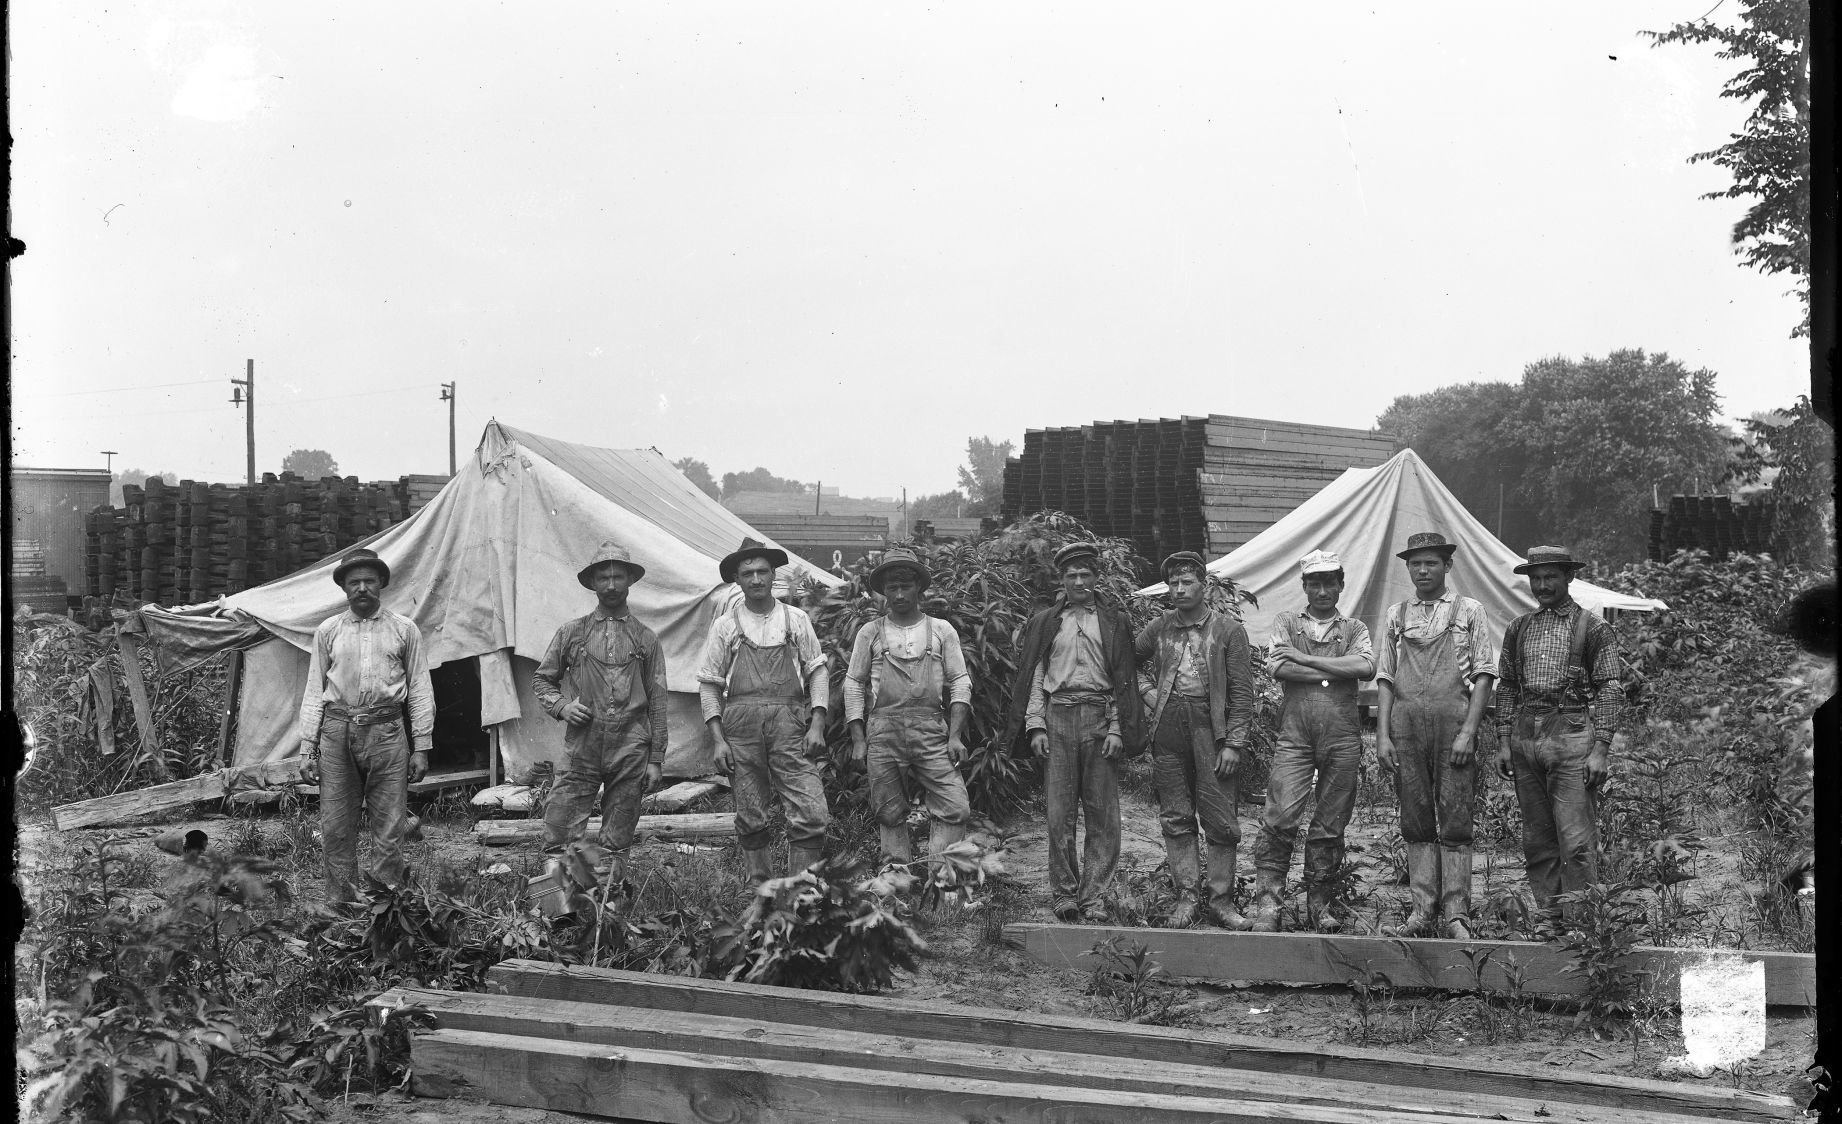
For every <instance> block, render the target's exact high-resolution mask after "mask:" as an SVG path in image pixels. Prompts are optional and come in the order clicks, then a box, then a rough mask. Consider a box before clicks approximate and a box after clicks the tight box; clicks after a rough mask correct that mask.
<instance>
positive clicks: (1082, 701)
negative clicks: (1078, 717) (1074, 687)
mask: <svg viewBox="0 0 1842 1124" xmlns="http://www.w3.org/2000/svg"><path fill="white" fill-rule="evenodd" d="M1049 701H1050V703H1052V704H1054V705H1055V706H1105V705H1106V704H1108V703H1110V702H1112V701H1113V696H1112V695H1109V694H1106V693H1104V692H1101V691H1057V692H1055V693H1054V694H1053V695H1050V696H1049Z"/></svg>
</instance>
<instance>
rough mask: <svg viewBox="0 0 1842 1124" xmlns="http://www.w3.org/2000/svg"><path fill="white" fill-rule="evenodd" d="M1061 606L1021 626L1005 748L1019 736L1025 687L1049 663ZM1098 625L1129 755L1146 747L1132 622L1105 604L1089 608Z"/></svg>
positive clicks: (1061, 602)
mask: <svg viewBox="0 0 1842 1124" xmlns="http://www.w3.org/2000/svg"><path fill="white" fill-rule="evenodd" d="M1065 605H1066V602H1065V601H1064V600H1063V599H1062V598H1061V597H1059V596H1058V597H1057V598H1056V601H1055V604H1054V605H1051V606H1050V607H1049V608H1047V609H1044V610H1042V611H1041V612H1039V613H1037V614H1036V615H1035V616H1033V617H1031V618H1030V623H1029V624H1026V625H1024V626H1023V642H1022V644H1021V645H1020V646H1019V648H1018V652H1017V677H1016V679H1015V680H1014V681H1013V682H1012V683H1011V703H1010V710H1009V713H1008V714H1007V716H1006V718H1005V723H1004V744H1005V745H1007V746H1011V747H1013V748H1015V747H1016V745H1017V739H1018V737H1019V736H1020V735H1022V733H1023V725H1024V718H1025V714H1026V712H1027V711H1028V710H1029V707H1030V681H1031V680H1032V679H1034V678H1035V677H1036V669H1037V668H1039V667H1044V668H1046V667H1047V666H1048V663H1049V647H1050V645H1052V644H1054V643H1055V634H1056V631H1057V630H1058V629H1060V628H1061V625H1062V609H1063V607H1064V606H1065ZM1094 611H1095V614H1096V615H1097V616H1098V617H1099V619H1100V654H1101V656H1102V657H1103V658H1104V659H1105V660H1106V668H1107V678H1108V679H1111V680H1112V681H1113V702H1114V704H1115V705H1116V706H1117V707H1118V710H1119V734H1120V737H1121V738H1122V739H1123V740H1124V741H1125V743H1126V752H1127V753H1128V754H1137V753H1139V752H1140V751H1141V750H1143V749H1144V747H1145V731H1144V721H1143V714H1142V710H1143V707H1142V705H1141V703H1140V701H1139V697H1138V675H1137V668H1138V664H1137V662H1136V661H1135V660H1134V658H1133V655H1132V621H1131V620H1130V619H1129V618H1128V617H1127V616H1126V614H1125V613H1123V612H1121V611H1120V610H1118V609H1115V608H1113V607H1112V606H1110V605H1108V604H1106V603H1105V602H1104V601H1098V600H1097V601H1095V602H1094Z"/></svg>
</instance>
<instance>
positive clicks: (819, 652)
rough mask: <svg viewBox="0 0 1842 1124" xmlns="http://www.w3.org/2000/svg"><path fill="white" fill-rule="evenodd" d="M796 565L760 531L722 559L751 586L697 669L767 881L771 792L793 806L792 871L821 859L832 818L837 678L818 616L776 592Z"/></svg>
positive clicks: (718, 623)
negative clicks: (824, 775)
mask: <svg viewBox="0 0 1842 1124" xmlns="http://www.w3.org/2000/svg"><path fill="white" fill-rule="evenodd" d="M786 564H787V555H786V552H785V551H783V550H778V549H775V548H774V547H770V546H767V545H766V544H764V543H761V542H758V541H756V540H754V539H745V540H743V542H742V546H741V548H740V549H739V550H737V551H735V552H734V553H733V554H730V555H729V556H728V557H726V558H724V559H723V560H722V562H721V563H720V564H719V566H718V568H717V572H718V574H719V575H720V576H721V577H722V579H723V581H725V582H735V583H736V584H737V585H739V586H741V588H742V597H741V599H740V601H738V602H737V603H735V604H734V605H732V606H731V607H730V608H728V609H726V610H723V611H721V612H719V613H718V614H717V616H716V620H715V621H714V622H713V623H712V624H711V626H710V639H709V642H708V643H707V644H705V645H704V660H703V669H702V670H701V671H700V672H699V673H698V676H697V679H698V686H697V691H698V696H699V699H700V701H701V702H702V704H703V714H704V721H705V722H706V723H707V724H708V725H709V727H710V736H711V739H712V740H713V741H714V743H715V748H716V768H717V771H718V772H721V773H728V774H730V776H731V779H732V784H733V789H732V791H733V793H734V796H735V806H736V836H737V838H738V840H739V841H740V842H741V844H742V853H743V857H744V859H745V862H746V865H747V870H748V877H749V878H750V879H751V880H753V881H755V882H757V883H759V882H762V881H764V880H766V879H768V878H771V877H773V869H772V863H771V862H770V861H769V858H768V853H767V845H768V802H769V801H770V800H773V799H774V798H775V797H779V799H780V803H781V806H782V807H783V808H784V809H785V810H786V815H787V871H788V873H789V874H792V873H797V872H799V871H802V870H804V869H806V868H807V867H808V866H811V865H812V864H813V863H815V862H818V861H819V858H820V855H821V853H822V852H823V851H824V848H825V831H826V828H827V827H828V826H830V824H831V813H830V811H829V810H828V809H827V808H826V807H825V785H824V783H823V781H822V780H821V778H820V776H819V765H818V762H817V761H816V760H815V758H818V757H820V756H822V755H823V754H824V753H825V704H826V702H827V701H828V699H829V696H830V693H831V684H830V682H829V677H828V676H827V674H826V670H825V652H824V650H823V649H822V648H820V647H819V638H818V635H817V634H816V633H814V632H813V630H812V620H811V618H809V617H807V616H806V613H805V611H804V610H802V609H796V608H794V607H793V606H791V605H783V604H781V603H779V602H778V601H776V600H774V570H775V568H776V567H779V566H785V565H786Z"/></svg>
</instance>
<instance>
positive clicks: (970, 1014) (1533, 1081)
mask: <svg viewBox="0 0 1842 1124" xmlns="http://www.w3.org/2000/svg"><path fill="white" fill-rule="evenodd" d="M1140 931H1141V932H1143V930H1140ZM486 987H487V990H489V991H494V992H499V993H501V994H507V995H516V996H523V997H527V998H534V999H568V1000H574V1001H578V1002H585V1003H610V1004H616V1005H619V1006H623V1007H639V1008H649V1009H654V1010H664V1011H681V1012H696V1013H701V1014H710V1015H726V1016H729V1017H734V1018H750V1019H763V1020H770V1021H774V1022H780V1023H796V1024H801V1025H805V1026H815V1027H826V1028H830V1029H833V1030H849V1031H859V1032H865V1033H881V1034H894V1035H903V1036H913V1037H922V1038H933V1039H939V1040H943V1041H954V1042H961V1043H965V1044H967V1045H986V1046H1000V1047H1020V1048H1027V1049H1041V1050H1056V1051H1067V1052H1071V1053H1079V1054H1090V1055H1101V1056H1104V1057H1107V1058H1112V1059H1123V1060H1125V1061H1129V1062H1131V1063H1132V1064H1134V1065H1136V1064H1137V1063H1139V1062H1141V1061H1158V1062H1176V1063H1182V1064H1187V1065H1201V1066H1216V1067H1221V1066H1227V1067H1232V1068H1236V1069H1243V1070H1250V1071H1256V1072H1262V1073H1273V1074H1286V1075H1291V1076H1294V1077H1300V1078H1308V1079H1317V1078H1330V1079H1334V1080H1340V1081H1357V1082H1373V1083H1376V1084H1382V1085H1400V1084H1412V1085H1415V1086H1417V1087H1419V1088H1424V1089H1428V1090H1445V1091H1448V1092H1477V1091H1480V1090H1482V1089H1485V1088H1488V1089H1489V1090H1490V1092H1491V1094H1492V1095H1498V1096H1506V1097H1519V1098H1535V1099H1542V1100H1549V1101H1555V1102H1560V1103H1563V1104H1578V1105H1600V1106H1605V1107H1608V1108H1617V1109H1634V1110H1642V1111H1647V1112H1675V1113H1681V1114H1685V1115H1691V1116H1704V1117H1713V1118H1715V1119H1718V1120H1745V1121H1773V1120H1791V1119H1794V1118H1795V1117H1796V1115H1797V1109H1796V1106H1794V1105H1793V1104H1792V1103H1791V1102H1790V1101H1789V1100H1788V1099H1786V1098H1784V1097H1773V1096H1765V1095H1762V1094H1758V1093H1743V1092H1736V1091H1733V1090H1729V1089H1719V1088H1701V1087H1697V1086H1691V1085H1681V1084H1676V1083H1672V1082H1666V1081H1645V1080H1641V1079H1637V1078H1625V1077H1614V1076H1609V1075H1603V1074H1592V1073H1572V1072H1567V1071H1562V1070H1556V1069H1554V1068H1551V1067H1546V1066H1518V1065H1510V1064H1506V1063H1498V1064H1493V1065H1488V1066H1478V1065H1473V1064H1468V1063H1467V1062H1466V1060H1465V1059H1463V1058H1446V1057H1436V1056H1433V1055H1425V1054H1410V1053H1406V1052H1403V1051H1397V1050H1366V1049H1361V1048H1358V1047H1353V1046H1337V1045H1328V1044H1321V1043H1315V1042H1295V1041H1289V1040H1286V1039H1282V1038H1262V1037H1256V1036H1252V1035H1235V1034H1226V1033H1222V1032H1219V1031H1180V1030H1171V1029H1167V1028H1164V1027H1150V1026H1133V1025H1130V1024H1125V1023H1113V1022H1104V1021H1102V1020H1099V1019H1082V1018H1072V1017H1069V1016H1063V1015H1043V1014H1033V1013H1032V1014H1020V1013H1018V1012H1015V1011H1004V1010H997V1009H993V1008H983V1007H961V1006H955V1005H952V1004H945V1003H938V1002H916V1001H913V1000H905V999H898V998H889V997H883V996H867V995H842V994H837V993H832V992H815V991H802V990H800V989H798V988H786V987H766V986H760V985H751V984H738V983H728V982H724V981H720V980H700V979H692V978H689V977H685V976H659V975H648V974H646V973H643V972H622V971H617V970H615V969H611V968H586V967H580V966H578V967H570V968H565V967H562V966H560V965H556V964H550V963H546V962H543V961H537V960H518V959H514V960H505V961H502V962H500V963H499V964H497V965H495V966H494V967H492V968H491V969H488V971H487V973H486Z"/></svg>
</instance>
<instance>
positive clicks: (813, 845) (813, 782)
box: [768, 706, 831, 862]
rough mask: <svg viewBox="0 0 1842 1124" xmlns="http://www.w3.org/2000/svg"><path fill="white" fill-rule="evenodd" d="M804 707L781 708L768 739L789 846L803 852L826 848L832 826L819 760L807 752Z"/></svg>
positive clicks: (772, 775) (771, 769)
mask: <svg viewBox="0 0 1842 1124" xmlns="http://www.w3.org/2000/svg"><path fill="white" fill-rule="evenodd" d="M804 709H805V708H804V707H796V706H784V707H780V708H778V709H777V710H776V711H775V712H774V714H773V715H772V717H771V719H770V723H771V730H772V734H771V736H770V738H769V739H768V775H769V778H770V779H771V781H772V782H773V786H774V794H775V795H776V796H778V797H779V798H780V806H781V808H782V809H783V810H785V812H786V816H787V846H788V848H789V849H790V850H798V851H800V852H802V853H806V852H814V851H822V850H823V849H824V847H825V833H826V831H827V830H828V829H829V828H830V826H831V810H830V808H828V807H827V806H826V804H825V782H824V780H823V778H821V777H820V776H819V763H818V762H816V761H814V760H812V758H810V757H807V756H806V744H805V739H806V723H805V717H804V713H803V712H804ZM813 861H815V862H816V861H817V860H816V859H814V860H813Z"/></svg>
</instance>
